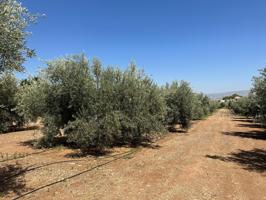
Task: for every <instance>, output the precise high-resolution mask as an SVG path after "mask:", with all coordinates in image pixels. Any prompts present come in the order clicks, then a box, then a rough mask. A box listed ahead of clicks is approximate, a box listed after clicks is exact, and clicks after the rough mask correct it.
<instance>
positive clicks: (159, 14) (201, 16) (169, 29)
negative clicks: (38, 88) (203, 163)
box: [22, 0, 266, 93]
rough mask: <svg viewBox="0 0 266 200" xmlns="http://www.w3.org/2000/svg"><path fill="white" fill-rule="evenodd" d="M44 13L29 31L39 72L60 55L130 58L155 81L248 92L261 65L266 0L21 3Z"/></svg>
mask: <svg viewBox="0 0 266 200" xmlns="http://www.w3.org/2000/svg"><path fill="white" fill-rule="evenodd" d="M22 3H23V5H24V6H26V7H27V8H28V9H29V10H30V12H33V13H44V14H46V17H43V18H40V19H39V21H38V23H37V24H35V25H33V26H31V27H30V31H32V32H33V34H32V35H31V36H30V37H29V39H28V45H29V46H30V47H31V48H34V49H36V52H37V55H38V56H37V57H36V58H34V59H31V60H29V61H27V62H26V63H25V66H26V69H27V71H28V72H29V73H31V74H33V73H36V71H37V69H38V68H39V67H40V66H44V64H43V63H42V62H41V61H40V60H47V59H48V60H50V59H53V58H56V57H58V56H64V55H69V54H75V53H81V52H84V53H85V54H86V55H87V56H88V58H92V57H98V58H100V59H101V61H102V62H103V64H104V65H113V66H120V67H122V68H125V67H127V66H128V64H129V62H130V60H135V61H136V63H137V65H138V66H139V67H141V68H144V70H145V72H146V73H147V74H149V75H151V76H152V78H153V79H154V80H155V81H156V82H157V83H158V84H164V83H165V82H170V81H172V80H175V79H177V80H187V81H189V82H190V83H191V85H192V87H193V88H194V89H195V90H196V91H202V92H205V93H213V92H223V91H231V90H242V89H249V88H250V86H251V78H252V76H253V75H257V74H258V72H257V70H258V69H260V68H262V67H264V66H265V65H266V1H265V0H182V1H181V0H180V1H178V0H172V1H170V0H156V1H155V0H75V1H74V0H45V1H41V0H38V1H36V0H22Z"/></svg>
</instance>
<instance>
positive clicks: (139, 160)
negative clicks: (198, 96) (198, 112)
mask: <svg viewBox="0 0 266 200" xmlns="http://www.w3.org/2000/svg"><path fill="white" fill-rule="evenodd" d="M33 133H34V131H24V132H16V133H8V134H4V135H0V152H2V158H1V157H0V169H1V168H2V169H1V170H0V191H1V195H2V198H3V199H49V200H50V199H64V200H65V199H136V200H137V199H152V200H154V199H163V200H165V199H174V200H179V199H180V200H192V199H193V200H196V199H197V200H201V199H204V200H207V199H211V200H215V199H217V200H218V199H219V200H220V199H221V200H224V199H228V200H229V199H230V200H248V199H250V200H263V199H266V133H265V132H264V130H263V129H262V128H260V127H259V126H258V125H257V124H254V123H252V122H250V121H249V120H247V119H244V118H238V117H236V116H232V115H231V114H230V113H229V111H227V110H219V111H218V112H216V113H215V114H214V115H213V116H211V117H209V118H208V119H206V120H202V121H200V122H198V123H197V124H195V125H194V126H193V127H192V128H191V129H190V131H189V132H188V133H186V134H184V133H175V134H169V135H167V136H166V137H164V138H163V139H161V140H160V141H158V142H156V143H155V144H152V145H150V146H148V147H141V148H135V149H134V148H125V147H120V148H114V149H112V150H111V152H110V153H109V154H107V155H104V156H97V157H96V156H85V157H79V156H78V155H79V154H78V153H77V150H71V149H65V148H56V149H50V150H34V149H32V148H31V147H29V146H27V141H28V140H30V139H34V137H38V136H39V135H40V134H39V133H38V132H36V131H35V134H34V135H33ZM16 152H19V153H20V154H18V153H17V154H15V153H16ZM6 153H8V155H7V154H6ZM12 153H13V154H12ZM14 155H16V156H14ZM1 159H2V160H1ZM7 159H9V160H8V161H7ZM1 182H2V183H1Z"/></svg>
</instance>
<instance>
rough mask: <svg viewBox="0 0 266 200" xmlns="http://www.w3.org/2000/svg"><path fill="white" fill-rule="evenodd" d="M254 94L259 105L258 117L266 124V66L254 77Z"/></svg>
mask: <svg viewBox="0 0 266 200" xmlns="http://www.w3.org/2000/svg"><path fill="white" fill-rule="evenodd" d="M252 95H254V98H255V101H256V103H257V106H258V117H259V118H260V119H261V120H262V122H263V123H264V124H266V68H264V69H262V70H260V76H258V77H254V79H253V88H252Z"/></svg>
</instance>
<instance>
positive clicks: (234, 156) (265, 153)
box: [206, 148, 266, 173]
mask: <svg viewBox="0 0 266 200" xmlns="http://www.w3.org/2000/svg"><path fill="white" fill-rule="evenodd" d="M206 157H207V158H211V159H217V160H221V161H224V162H233V163H236V164H238V165H240V166H241V167H242V168H243V169H245V170H248V171H255V172H259V173H263V172H265V171H266V150H263V149H257V148H255V149H253V150H249V151H245V150H239V151H238V152H235V153H231V154H229V156H217V155H206Z"/></svg>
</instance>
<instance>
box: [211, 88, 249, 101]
mask: <svg viewBox="0 0 266 200" xmlns="http://www.w3.org/2000/svg"><path fill="white" fill-rule="evenodd" d="M248 93H249V90H239V91H230V92H223V93H213V94H207V96H208V97H210V98H211V99H222V98H223V97H225V96H230V95H232V94H239V95H241V96H247V95H248Z"/></svg>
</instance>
